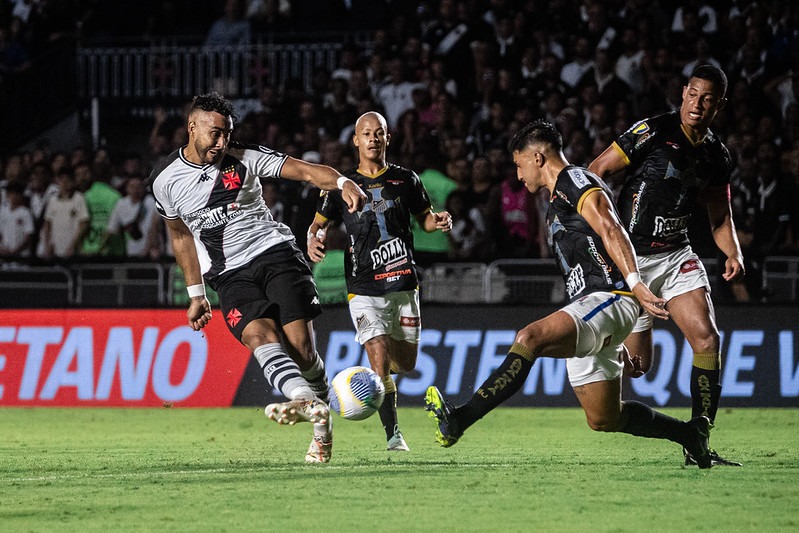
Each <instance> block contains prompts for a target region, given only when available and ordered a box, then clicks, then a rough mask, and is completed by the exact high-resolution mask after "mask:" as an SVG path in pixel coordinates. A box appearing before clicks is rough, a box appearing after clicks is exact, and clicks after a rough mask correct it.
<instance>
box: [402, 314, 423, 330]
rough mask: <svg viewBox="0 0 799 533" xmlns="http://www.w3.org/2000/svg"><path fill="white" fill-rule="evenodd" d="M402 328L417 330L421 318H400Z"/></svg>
mask: <svg viewBox="0 0 799 533" xmlns="http://www.w3.org/2000/svg"><path fill="white" fill-rule="evenodd" d="M400 326H402V327H404V328H415V327H418V326H419V317H418V316H401V317H400Z"/></svg>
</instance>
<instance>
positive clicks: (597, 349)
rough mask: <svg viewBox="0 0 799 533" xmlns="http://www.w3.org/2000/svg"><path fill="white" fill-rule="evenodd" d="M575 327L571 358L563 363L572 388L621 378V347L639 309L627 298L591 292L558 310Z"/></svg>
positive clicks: (639, 312)
mask: <svg viewBox="0 0 799 533" xmlns="http://www.w3.org/2000/svg"><path fill="white" fill-rule="evenodd" d="M562 310H563V311H565V312H567V313H568V314H569V315H570V316H571V317H572V318H573V319H574V324H575V326H576V327H577V344H576V346H575V352H574V357H571V358H569V359H567V360H566V369H567V371H568V372H569V383H571V386H572V387H579V386H580V385H587V384H588V383H594V382H596V381H611V380H614V379H617V378H618V377H619V376H621V373H622V371H623V370H624V361H623V360H622V357H621V345H622V343H623V342H624V339H626V338H627V336H628V335H629V334H630V332H631V331H632V329H633V326H634V325H635V321H636V320H637V319H638V316H639V315H640V314H641V306H640V305H639V304H638V302H637V301H636V300H635V298H632V297H630V296H625V295H622V294H615V293H612V292H594V293H592V294H589V295H587V296H583V297H582V298H579V299H577V300H575V301H573V302H572V303H570V304H569V305H567V306H566V307H564V308H563V309H562Z"/></svg>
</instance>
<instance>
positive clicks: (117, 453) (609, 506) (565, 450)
mask: <svg viewBox="0 0 799 533" xmlns="http://www.w3.org/2000/svg"><path fill="white" fill-rule="evenodd" d="M667 412H668V413H669V414H672V415H674V416H678V417H685V416H687V415H688V412H687V409H672V410H667ZM334 422H335V447H334V455H333V461H332V462H331V463H330V464H329V465H306V464H304V462H303V457H304V453H305V449H306V448H307V446H308V442H309V441H310V434H311V428H310V426H308V425H298V426H294V427H281V426H278V425H276V424H274V423H273V422H271V421H269V420H267V419H266V418H265V417H264V416H263V412H262V411H261V410H260V409H255V408H234V409H17V408H3V409H0V531H2V532H5V531H13V532H16V531H47V532H50V531H80V532H90V531H192V532H194V531H209V532H211V531H269V532H271V531H279V532H290V531H298V532H299V531H333V532H335V533H340V532H348V531H482V532H486V531H492V532H493V531H500V532H503V533H506V532H515V531H591V532H593V531H631V532H632V531H639V532H640V531H647V532H653V533H654V532H660V531H675V532H676V531H679V532H684V531H719V532H721V531H724V532H728V531H797V530H799V513H797V509H799V483H797V482H798V481H799V440H797V436H799V409H734V410H726V411H723V412H721V413H720V414H719V417H718V422H719V423H718V427H717V428H716V429H714V430H713V433H712V438H711V444H712V445H713V446H714V447H716V448H717V449H718V450H719V452H721V453H722V455H726V456H728V457H730V458H732V459H736V460H740V461H742V462H743V463H744V464H745V466H744V467H743V468H729V467H727V468H723V467H716V468H713V469H711V470H703V471H700V470H698V469H697V468H695V467H694V468H686V467H683V466H682V455H681V451H680V448H679V447H678V446H677V445H676V444H673V443H670V442H666V441H655V440H650V439H641V438H635V437H631V436H629V435H623V434H600V433H595V432H592V431H591V430H590V429H588V427H587V426H586V424H585V420H584V417H583V414H582V412H581V411H579V410H577V409H545V408H504V409H499V410H497V411H495V412H493V413H491V414H490V415H489V416H488V417H486V418H485V419H483V420H482V421H480V422H479V423H478V424H477V425H476V426H474V427H473V428H471V429H470V430H469V431H468V432H467V433H466V435H465V436H464V437H463V439H462V440H461V442H459V443H458V444H457V445H456V446H454V447H453V448H449V449H443V448H440V447H438V445H436V444H435V442H434V439H433V422H432V420H431V419H429V418H428V417H427V415H426V413H424V411H422V410H421V409H419V408H414V409H410V408H403V409H400V422H401V426H402V429H403V433H404V434H405V436H406V439H407V441H408V444H409V445H410V447H411V452H409V453H389V452H386V451H385V440H384V436H383V431H382V428H380V427H379V426H380V424H379V420H378V418H377V417H373V418H371V419H369V420H366V421H363V422H350V421H345V420H342V419H339V418H336V419H335V420H334Z"/></svg>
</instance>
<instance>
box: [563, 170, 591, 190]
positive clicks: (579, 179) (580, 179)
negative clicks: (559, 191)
mask: <svg viewBox="0 0 799 533" xmlns="http://www.w3.org/2000/svg"><path fill="white" fill-rule="evenodd" d="M567 172H568V174H569V177H570V178H571V180H572V183H574V185H575V186H576V187H577V188H578V189H582V188H583V187H585V186H587V185H588V184H589V183H590V182H589V181H588V178H586V177H585V174H583V173H582V171H580V170H578V169H576V168H571V169H569V170H568V171H567Z"/></svg>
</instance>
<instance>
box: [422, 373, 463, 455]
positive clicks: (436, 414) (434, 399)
mask: <svg viewBox="0 0 799 533" xmlns="http://www.w3.org/2000/svg"><path fill="white" fill-rule="evenodd" d="M424 408H425V410H426V411H429V412H430V417H431V418H435V419H436V441H437V442H438V443H439V444H440V445H441V446H443V447H444V448H449V447H450V446H452V445H453V444H455V443H456V442H458V439H459V438H461V435H462V432H460V431H457V430H456V429H455V428H454V427H453V424H452V420H451V419H450V417H451V415H452V406H451V405H450V404H449V402H448V401H446V400H445V399H444V397H443V396H442V395H441V392H439V390H438V388H436V387H435V386H430V387H428V389H427V393H426V394H425V395H424Z"/></svg>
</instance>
